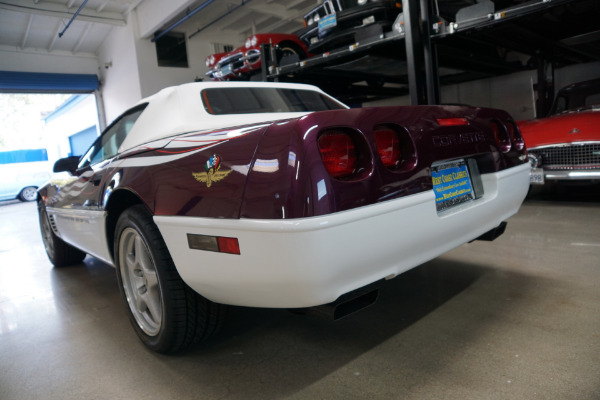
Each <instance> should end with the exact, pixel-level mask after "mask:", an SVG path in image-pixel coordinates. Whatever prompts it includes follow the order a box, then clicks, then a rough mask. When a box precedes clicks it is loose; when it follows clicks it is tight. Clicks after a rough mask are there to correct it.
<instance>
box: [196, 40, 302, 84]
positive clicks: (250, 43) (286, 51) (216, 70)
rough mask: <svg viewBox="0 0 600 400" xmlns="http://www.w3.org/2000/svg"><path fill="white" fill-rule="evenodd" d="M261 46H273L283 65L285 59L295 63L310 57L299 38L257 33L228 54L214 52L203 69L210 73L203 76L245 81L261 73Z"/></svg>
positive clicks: (278, 60)
mask: <svg viewBox="0 0 600 400" xmlns="http://www.w3.org/2000/svg"><path fill="white" fill-rule="evenodd" d="M263 44H271V46H274V47H275V55H276V57H277V62H278V63H281V62H283V63H285V62H286V57H291V56H297V57H296V58H294V60H295V61H299V60H303V59H305V58H306V57H308V56H309V53H308V48H307V47H306V44H304V42H303V41H302V40H300V39H298V36H296V35H293V34H286V33H260V34H256V35H253V36H250V37H249V38H247V39H246V41H245V43H244V45H243V46H241V47H238V48H237V49H234V50H232V51H230V52H228V53H217V54H212V55H210V56H208V57H207V58H206V66H207V67H208V68H209V70H208V72H206V74H205V75H206V76H208V77H209V78H210V79H213V80H217V81H223V80H235V79H241V80H247V79H248V78H250V77H251V76H252V75H255V74H256V73H258V72H260V70H261V68H262V61H261V54H260V51H261V46H262V45H263ZM289 59H291V58H288V60H289Z"/></svg>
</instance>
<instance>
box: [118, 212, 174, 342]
mask: <svg viewBox="0 0 600 400" xmlns="http://www.w3.org/2000/svg"><path fill="white" fill-rule="evenodd" d="M149 226H150V227H151V229H148V227H149ZM126 228H132V229H134V230H136V231H137V233H138V234H139V235H140V237H141V238H142V240H143V242H144V245H145V246H146V249H147V251H148V254H149V255H150V258H151V260H152V264H153V265H154V268H155V271H156V277H157V280H158V286H159V292H160V297H161V298H160V302H161V307H162V321H161V327H160V329H159V332H158V334H156V335H155V336H150V335H148V334H147V333H146V332H144V331H143V330H142V328H141V327H140V326H139V325H138V322H137V320H136V319H135V316H134V315H133V312H132V310H131V308H130V305H129V302H128V301H127V294H126V293H125V289H124V287H123V276H122V271H121V268H122V267H121V265H120V257H119V246H120V240H121V236H122V234H123V232H124V231H125V229H126ZM157 241H159V242H162V238H161V237H160V234H159V233H158V230H157V228H156V227H155V225H153V221H152V217H151V216H150V214H149V213H148V212H147V211H145V209H143V208H142V207H139V206H135V207H132V208H130V209H128V210H126V211H125V212H124V213H123V214H122V215H121V217H119V220H118V222H117V225H116V229H115V241H114V260H115V267H116V270H117V281H118V283H119V292H120V293H121V297H122V298H123V302H124V303H125V308H126V310H127V315H128V317H129V320H130V322H131V324H132V326H133V328H134V330H135V332H136V334H137V335H138V336H139V338H140V339H141V340H142V342H143V343H144V344H145V345H146V346H148V347H149V348H151V349H152V350H154V351H157V352H164V351H167V350H168V348H169V347H170V346H171V343H172V340H173V338H174V323H173V317H172V314H173V313H172V306H171V299H170V297H169V296H168V295H166V294H168V293H169V287H168V283H167V282H168V279H167V277H166V275H167V274H168V272H167V271H168V268H169V266H168V265H164V264H165V260H164V257H161V256H160V255H159V254H157V253H156V247H159V246H157ZM162 243H164V242H162Z"/></svg>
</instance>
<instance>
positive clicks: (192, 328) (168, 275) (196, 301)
mask: <svg viewBox="0 0 600 400" xmlns="http://www.w3.org/2000/svg"><path fill="white" fill-rule="evenodd" d="M114 248H115V266H116V268H117V280H118V282H119V290H120V292H121V296H122V297H123V299H124V301H125V303H126V304H127V311H128V316H129V320H130V321H131V324H132V325H133V328H134V330H135V332H136V333H137V335H138V336H139V338H140V339H141V340H142V342H143V343H144V344H145V345H146V346H147V347H148V348H150V349H151V350H153V351H156V352H159V353H173V352H177V351H179V350H182V349H184V348H186V347H188V346H190V345H192V344H194V343H197V342H199V341H201V340H204V339H207V338H208V337H209V336H211V335H212V334H214V333H216V332H217V331H218V330H219V329H220V328H221V326H222V325H223V321H224V318H225V312H226V307H225V306H224V305H222V304H217V303H213V302H211V301H209V300H208V299H205V298H204V297H202V296H200V295H199V294H198V293H196V292H194V291H193V290H192V289H191V288H190V287H189V286H187V285H186V284H185V283H184V282H183V280H182V279H181V277H180V276H179V274H178V273H177V269H176V268H175V265H174V263H173V260H172V259H171V256H170V254H169V251H168V249H167V246H166V245H165V242H164V240H163V239H162V236H161V235H160V232H159V230H158V228H157V226H156V225H155V224H154V221H153V220H152V216H151V215H150V213H149V212H148V211H147V210H146V208H145V207H144V206H142V205H137V206H133V207H131V208H129V209H127V210H125V212H123V214H121V216H120V217H119V220H118V221H117V225H116V229H115V246H114Z"/></svg>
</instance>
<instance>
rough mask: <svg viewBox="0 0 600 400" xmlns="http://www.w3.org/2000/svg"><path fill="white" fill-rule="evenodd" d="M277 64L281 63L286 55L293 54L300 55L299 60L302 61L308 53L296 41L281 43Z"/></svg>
mask: <svg viewBox="0 0 600 400" xmlns="http://www.w3.org/2000/svg"><path fill="white" fill-rule="evenodd" d="M276 55H277V64H278V65H280V64H281V61H283V58H284V57H289V56H293V55H297V56H298V61H302V60H304V59H305V58H306V53H304V51H303V50H302V49H301V48H300V47H299V46H298V45H296V44H295V43H281V44H280V45H279V48H278V51H277V54H276Z"/></svg>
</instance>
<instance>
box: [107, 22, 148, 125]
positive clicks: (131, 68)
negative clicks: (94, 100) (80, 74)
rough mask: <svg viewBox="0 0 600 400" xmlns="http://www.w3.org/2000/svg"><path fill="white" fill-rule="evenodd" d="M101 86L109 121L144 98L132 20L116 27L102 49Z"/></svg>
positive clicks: (108, 122)
mask: <svg viewBox="0 0 600 400" xmlns="http://www.w3.org/2000/svg"><path fill="white" fill-rule="evenodd" d="M98 61H99V71H100V84H101V87H100V90H101V91H102V98H103V101H104V111H105V114H106V123H107V125H108V124H110V123H111V121H113V120H114V119H115V118H116V117H118V116H119V115H120V114H121V113H122V112H123V111H125V110H126V109H128V108H129V107H131V106H132V105H134V104H135V103H137V102H138V101H139V100H140V99H141V98H142V89H141V86H140V72H139V65H138V61H137V57H136V40H135V35H134V30H133V27H132V24H131V23H129V24H128V25H127V26H125V27H115V28H113V29H112V31H111V33H110V34H109V35H108V36H107V37H106V39H105V40H104V43H102V46H101V47H100V50H99V52H98Z"/></svg>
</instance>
